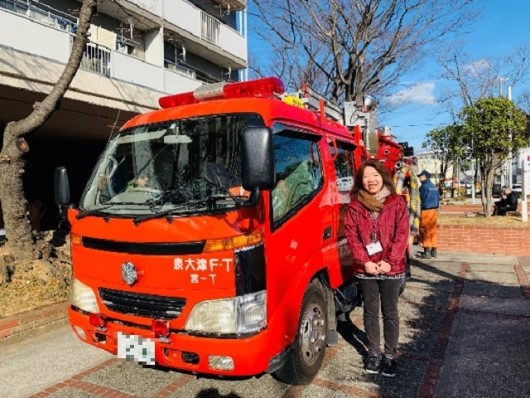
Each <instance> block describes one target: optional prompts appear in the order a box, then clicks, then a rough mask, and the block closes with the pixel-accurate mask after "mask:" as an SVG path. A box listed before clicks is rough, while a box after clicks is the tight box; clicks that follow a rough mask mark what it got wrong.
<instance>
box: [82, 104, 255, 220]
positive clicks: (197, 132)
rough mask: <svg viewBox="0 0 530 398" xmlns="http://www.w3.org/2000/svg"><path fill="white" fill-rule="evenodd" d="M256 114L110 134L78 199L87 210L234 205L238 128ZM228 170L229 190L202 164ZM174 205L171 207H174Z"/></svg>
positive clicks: (141, 211)
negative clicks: (211, 178)
mask: <svg viewBox="0 0 530 398" xmlns="http://www.w3.org/2000/svg"><path fill="white" fill-rule="evenodd" d="M262 125H263V120H262V119H261V117H260V116H258V115H253V114H242V115H241V114H239V115H218V116H208V117H201V118H193V119H186V120H173V121H167V122H162V123H157V124H150V125H146V126H139V127H135V128H133V129H130V130H127V131H125V132H122V133H121V134H120V135H118V136H117V137H115V138H113V139H112V140H111V142H110V143H109V144H108V146H107V148H106V149H105V152H104V153H103V154H102V156H101V158H100V160H99V162H98V164H97V166H96V169H95V170H94V173H93V175H92V178H91V180H90V182H89V184H88V185H87V187H86V189H85V193H84V194H83V198H82V199H81V205H80V207H81V210H82V211H84V212H85V213H87V212H89V213H90V212H94V213H96V212H97V213H105V214H114V215H123V216H129V215H130V216H136V217H137V216H141V215H152V214H156V213H159V212H170V213H171V214H173V213H175V214H179V213H186V212H190V211H193V212H201V211H208V210H215V209H220V208H222V209H230V208H233V207H235V205H236V203H235V200H234V197H240V196H246V195H248V192H244V191H243V189H242V188H241V187H240V184H241V177H240V175H241V154H240V146H241V145H240V142H241V140H240V138H241V131H242V130H243V129H244V128H245V127H249V126H262ZM212 163H215V164H216V165H218V167H220V168H221V169H225V170H226V175H225V176H226V177H227V178H226V179H225V180H224V181H226V182H227V184H228V186H227V188H229V191H230V193H231V194H232V195H228V194H227V192H226V190H225V189H222V188H219V187H217V186H215V185H213V184H212V183H209V182H208V181H206V179H205V178H204V168H205V165H207V164H210V165H211V164H212ZM173 210H174V212H173Z"/></svg>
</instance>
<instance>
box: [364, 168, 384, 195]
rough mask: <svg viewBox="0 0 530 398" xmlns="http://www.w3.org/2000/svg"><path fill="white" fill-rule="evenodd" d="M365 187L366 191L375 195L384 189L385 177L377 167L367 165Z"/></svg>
mask: <svg viewBox="0 0 530 398" xmlns="http://www.w3.org/2000/svg"><path fill="white" fill-rule="evenodd" d="M363 187H364V190H365V191H366V192H368V193H369V194H371V195H375V194H376V193H378V192H379V191H380V190H381V189H383V177H381V174H379V172H378V171H377V170H376V169H374V168H373V167H370V166H367V167H365V168H364V172H363Z"/></svg>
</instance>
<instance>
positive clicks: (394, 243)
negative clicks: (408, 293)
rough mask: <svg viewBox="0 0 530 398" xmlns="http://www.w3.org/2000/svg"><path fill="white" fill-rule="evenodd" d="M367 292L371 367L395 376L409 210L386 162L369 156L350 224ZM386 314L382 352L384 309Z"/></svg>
mask: <svg viewBox="0 0 530 398" xmlns="http://www.w3.org/2000/svg"><path fill="white" fill-rule="evenodd" d="M344 228H345V235H346V239H347V241H348V245H349V247H350V249H351V253H352V256H353V267H354V272H355V276H356V278H357V280H358V283H359V286H360V288H361V291H362V296H363V306H364V313H363V320H364V328H365V332H366V337H367V339H368V346H367V349H368V356H367V358H366V360H365V366H364V368H365V370H366V372H367V373H374V374H376V373H381V374H382V375H383V376H386V377H394V376H395V375H396V370H397V362H396V357H397V344H398V339H399V314H398V297H399V290H400V288H401V286H402V284H403V282H404V278H405V270H406V259H405V251H406V249H407V245H408V242H409V231H410V225H409V212H408V210H407V204H406V202H405V200H404V199H403V197H402V196H400V195H399V194H397V193H396V189H395V186H394V183H393V181H392V176H391V175H390V173H389V172H388V171H387V169H386V168H385V167H384V166H383V164H382V163H381V162H378V161H375V160H368V161H366V162H365V163H364V164H363V165H361V167H360V170H359V172H358V173H357V175H356V176H355V183H354V186H353V189H352V193H351V202H350V205H349V207H348V211H347V213H346V220H345V224H344ZM380 310H381V312H382V314H383V331H384V352H383V355H381V347H380V325H379V311H380Z"/></svg>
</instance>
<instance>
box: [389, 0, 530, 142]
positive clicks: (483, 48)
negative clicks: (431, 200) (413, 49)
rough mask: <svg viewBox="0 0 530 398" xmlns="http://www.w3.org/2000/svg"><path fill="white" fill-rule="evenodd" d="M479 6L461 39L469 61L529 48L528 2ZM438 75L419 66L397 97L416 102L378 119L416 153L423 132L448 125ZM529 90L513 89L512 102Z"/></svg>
mask: <svg viewBox="0 0 530 398" xmlns="http://www.w3.org/2000/svg"><path fill="white" fill-rule="evenodd" d="M481 4H483V7H484V11H483V13H482V15H481V17H480V19H479V20H478V21H477V22H475V23H474V24H473V26H471V27H470V28H469V29H468V33H467V34H466V36H465V37H463V38H462V40H463V42H464V50H465V52H466V53H467V54H468V55H469V56H470V58H471V59H473V60H480V59H481V57H491V58H495V57H503V56H507V55H509V54H512V53H513V52H514V51H515V50H516V49H517V48H518V47H520V46H522V45H527V46H530V1H528V0H484V1H482V2H481ZM438 76H439V67H438V66H436V65H435V64H434V63H432V64H425V65H423V66H422V68H420V70H419V71H417V72H415V74H414V78H410V77H409V78H408V79H407V78H404V79H403V89H402V90H401V92H400V94H402V95H403V96H404V97H405V98H406V97H407V95H408V96H410V95H411V94H412V93H414V94H415V95H417V98H418V100H417V101H414V102H411V103H410V105H408V106H407V107H406V108H403V109H398V110H396V111H394V112H392V113H388V114H384V115H381V116H380V124H382V125H388V126H390V127H391V129H392V133H393V134H394V135H395V136H396V137H397V139H398V141H406V142H408V143H409V145H411V146H414V150H415V152H416V153H417V152H420V151H421V150H422V148H421V144H422V142H423V141H424V140H425V134H426V133H428V132H429V131H430V130H432V129H434V128H437V127H441V126H444V125H446V124H447V123H450V122H451V119H450V118H449V116H448V115H443V114H440V113H441V111H442V110H441V107H440V106H439V105H438V103H437V95H438V94H439V92H440V89H441V88H442V87H443V85H444V81H443V80H441V79H439V78H437V77H438ZM508 84H509V83H508V82H507V83H506V86H507V85H508ZM506 86H505V87H504V93H506V90H507V88H506ZM529 89H530V86H529V85H528V84H527V85H526V86H523V85H519V86H514V87H513V88H512V97H513V99H514V100H515V101H516V100H517V96H518V95H520V94H522V93H523V91H528V90H529Z"/></svg>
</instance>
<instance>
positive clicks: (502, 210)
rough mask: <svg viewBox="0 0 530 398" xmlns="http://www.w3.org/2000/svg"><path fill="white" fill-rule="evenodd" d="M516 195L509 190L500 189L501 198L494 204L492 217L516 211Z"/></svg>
mask: <svg viewBox="0 0 530 398" xmlns="http://www.w3.org/2000/svg"><path fill="white" fill-rule="evenodd" d="M517 202H518V199H517V194H516V193H515V192H513V191H512V190H511V189H510V188H508V187H504V188H503V189H502V198H501V199H500V200H498V201H496V202H495V203H494V205H493V206H494V210H493V215H494V216H505V215H506V212H507V211H517Z"/></svg>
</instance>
